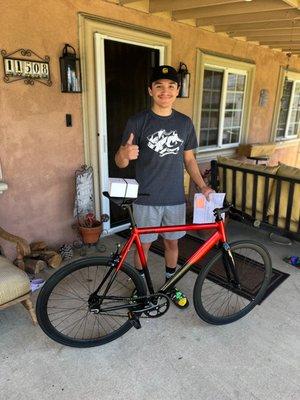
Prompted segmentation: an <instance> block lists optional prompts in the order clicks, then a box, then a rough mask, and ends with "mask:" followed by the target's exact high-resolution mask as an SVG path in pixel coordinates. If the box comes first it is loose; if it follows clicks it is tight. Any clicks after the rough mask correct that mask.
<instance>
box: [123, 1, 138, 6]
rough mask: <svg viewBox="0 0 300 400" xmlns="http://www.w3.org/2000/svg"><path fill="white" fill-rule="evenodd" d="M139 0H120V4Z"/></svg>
mask: <svg viewBox="0 0 300 400" xmlns="http://www.w3.org/2000/svg"><path fill="white" fill-rule="evenodd" d="M137 1H139V0H119V4H121V6H123V5H124V4H129V3H136V2H137Z"/></svg>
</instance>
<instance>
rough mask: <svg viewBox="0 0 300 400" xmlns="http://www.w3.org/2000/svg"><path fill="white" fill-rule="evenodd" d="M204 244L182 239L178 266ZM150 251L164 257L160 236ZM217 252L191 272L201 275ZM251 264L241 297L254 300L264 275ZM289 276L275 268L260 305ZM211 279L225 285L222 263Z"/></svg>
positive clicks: (126, 234)
mask: <svg viewBox="0 0 300 400" xmlns="http://www.w3.org/2000/svg"><path fill="white" fill-rule="evenodd" d="M119 235H120V236H122V237H128V235H129V231H123V232H120V233H119ZM203 242H204V240H203V239H200V238H198V237H195V236H192V235H189V234H186V235H185V236H184V238H182V239H180V240H179V241H178V247H179V257H178V264H179V265H183V264H184V263H185V262H186V261H187V260H188V258H189V257H190V256H191V255H192V254H193V253H194V252H195V251H196V250H197V249H198V248H199V246H201V244H202V243H203ZM150 251H152V252H153V253H155V254H159V255H160V256H162V257H163V256H164V244H163V239H162V238H161V237H160V236H159V237H158V239H157V240H156V241H155V242H153V243H152V245H151V247H150ZM217 251H218V249H216V248H213V249H211V251H210V252H209V253H208V254H207V255H206V256H205V257H204V258H203V259H202V260H200V261H199V262H197V263H195V264H194V266H193V267H192V269H191V271H193V272H195V273H196V274H199V272H200V270H201V268H203V267H204V266H205V265H206V264H207V263H208V262H209V261H210V260H211V259H212V258H213V257H214V256H215V254H216V252H217ZM236 259H238V255H236ZM243 261H245V257H243ZM250 262H251V267H250V266H249V268H251V274H249V281H248V282H247V287H246V286H245V285H244V286H243V287H242V293H241V295H242V296H243V297H245V298H246V299H248V300H250V299H252V298H253V297H254V296H255V295H256V293H257V291H258V286H257V285H258V283H259V282H261V279H260V277H261V274H262V273H263V268H262V264H260V263H259V262H256V261H254V260H250V259H249V263H250ZM289 276H290V275H289V274H287V273H285V272H281V271H279V270H277V269H275V268H273V269H272V275H271V280H270V283H269V286H268V288H267V291H266V293H265V295H264V297H263V299H262V300H261V301H260V303H259V304H261V303H262V302H263V301H264V300H265V299H266V298H267V297H268V296H269V295H270V294H271V293H272V292H273V291H274V290H275V289H276V288H277V287H278V286H279V285H280V284H281V283H282V282H283V281H285V280H286V279H287V278H288V277H289ZM209 279H210V280H212V281H213V282H215V283H217V284H220V285H221V286H222V285H224V283H223V282H224V280H225V273H224V269H223V268H221V263H220V268H219V269H216V271H215V273H214V274H211V276H209Z"/></svg>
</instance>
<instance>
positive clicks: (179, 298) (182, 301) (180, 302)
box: [167, 287, 190, 308]
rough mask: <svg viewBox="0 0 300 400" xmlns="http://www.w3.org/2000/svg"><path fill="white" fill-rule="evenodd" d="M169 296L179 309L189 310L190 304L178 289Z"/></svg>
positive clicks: (172, 290)
mask: <svg viewBox="0 0 300 400" xmlns="http://www.w3.org/2000/svg"><path fill="white" fill-rule="evenodd" d="M167 295H168V296H169V297H170V299H171V300H172V301H173V303H174V304H175V306H177V307H178V308H187V307H188V306H189V304H190V303H189V301H188V299H187V297H186V295H185V294H184V293H182V292H181V291H180V290H178V289H177V288H176V287H174V288H173V289H171V291H170V292H169V293H167Z"/></svg>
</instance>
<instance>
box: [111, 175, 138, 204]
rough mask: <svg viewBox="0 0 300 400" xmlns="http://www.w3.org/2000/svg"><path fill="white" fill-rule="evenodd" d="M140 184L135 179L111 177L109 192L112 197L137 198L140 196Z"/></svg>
mask: <svg viewBox="0 0 300 400" xmlns="http://www.w3.org/2000/svg"><path fill="white" fill-rule="evenodd" d="M138 190H139V184H138V183H137V181H136V180H135V179H123V178H109V188H108V193H109V195H110V196H111V197H124V198H130V199H135V198H137V197H138Z"/></svg>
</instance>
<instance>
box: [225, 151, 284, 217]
mask: <svg viewBox="0 0 300 400" xmlns="http://www.w3.org/2000/svg"><path fill="white" fill-rule="evenodd" d="M217 161H218V163H222V164H225V165H228V166H229V167H230V166H235V167H240V168H245V169H249V170H251V171H257V172H263V173H267V174H270V175H276V172H277V170H278V166H275V167H268V166H265V165H256V164H249V163H245V162H242V161H240V160H234V159H231V158H227V157H221V156H219V157H218V160H217ZM218 175H219V180H220V188H221V190H222V188H223V187H224V183H223V173H222V167H219V171H218ZM246 177H247V181H246V182H247V184H246V186H247V191H246V193H247V194H246V204H245V208H246V210H245V211H246V212H247V213H249V214H250V215H252V214H251V213H252V211H251V210H252V196H253V185H254V175H253V174H252V173H251V172H249V173H247V174H246ZM232 178H233V171H232V170H230V169H227V171H226V198H227V200H228V201H229V202H230V203H231V202H232V201H233V198H232V195H233V193H232V181H233V179H232ZM273 185H274V179H269V189H268V199H269V198H270V196H271V191H272V187H273ZM242 187H243V173H242V172H240V171H237V172H236V198H235V207H236V208H237V209H241V208H242V194H243V193H242ZM264 188H265V177H264V176H259V177H258V179H257V192H256V193H257V194H256V215H255V218H256V219H260V218H259V217H258V215H260V216H261V214H262V212H263V204H264V190H265V189H264ZM248 210H250V212H248Z"/></svg>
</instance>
